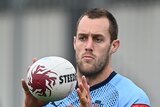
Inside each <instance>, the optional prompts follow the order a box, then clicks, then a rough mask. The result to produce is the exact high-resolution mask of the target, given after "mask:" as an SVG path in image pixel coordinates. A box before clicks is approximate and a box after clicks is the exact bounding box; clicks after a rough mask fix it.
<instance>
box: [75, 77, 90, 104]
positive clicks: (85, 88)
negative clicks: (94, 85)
mask: <svg viewBox="0 0 160 107" xmlns="http://www.w3.org/2000/svg"><path fill="white" fill-rule="evenodd" d="M77 93H78V97H79V100H80V102H81V105H80V107H92V102H91V96H90V90H89V85H88V83H87V80H86V78H85V76H82V82H80V83H79V84H78V88H77Z"/></svg>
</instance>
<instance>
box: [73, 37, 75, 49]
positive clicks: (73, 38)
mask: <svg viewBox="0 0 160 107" xmlns="http://www.w3.org/2000/svg"><path fill="white" fill-rule="evenodd" d="M73 46H74V50H75V49H76V36H74V38H73Z"/></svg>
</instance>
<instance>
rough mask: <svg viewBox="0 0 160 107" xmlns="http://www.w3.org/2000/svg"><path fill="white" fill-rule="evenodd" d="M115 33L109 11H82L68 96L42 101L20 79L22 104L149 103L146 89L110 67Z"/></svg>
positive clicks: (146, 106)
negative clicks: (72, 84)
mask: <svg viewBox="0 0 160 107" xmlns="http://www.w3.org/2000/svg"><path fill="white" fill-rule="evenodd" d="M117 35H118V25H117V22H116V20H115V18H114V17H113V15H112V14H111V13H110V12H108V11H107V10H105V9H99V8H95V9H91V10H89V11H87V12H85V13H84V14H83V15H82V16H81V17H80V19H79V20H78V23H77V34H76V36H75V37H74V49H75V56H76V62H77V81H78V85H77V87H76V88H75V90H74V91H73V92H72V93H71V94H70V95H69V96H68V97H66V98H64V99H62V100H60V101H56V102H50V103H48V104H45V103H44V102H42V101H39V100H37V99H35V98H34V97H33V96H32V95H31V94H30V93H29V91H28V88H27V85H26V83H25V81H24V80H22V85H23V88H24V90H25V95H26V100H25V105H24V107H41V106H44V105H46V107H56V106H58V107H66V106H69V107H72V106H76V107H79V106H80V107H91V106H93V107H150V101H149V98H148V97H147V95H146V94H145V92H144V91H143V90H142V89H140V88H139V87H138V86H136V85H135V84H134V83H133V82H132V81H131V80H129V79H127V78H126V77H124V76H122V75H120V74H118V73H116V72H115V71H114V70H113V68H112V63H111V57H112V54H113V53H115V52H116V51H117V49H118V47H119V45H120V41H119V40H118V39H117Z"/></svg>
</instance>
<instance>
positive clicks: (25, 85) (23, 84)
mask: <svg viewBox="0 0 160 107" xmlns="http://www.w3.org/2000/svg"><path fill="white" fill-rule="evenodd" d="M21 82H22V87H23V90H24V92H25V93H26V94H30V92H29V89H28V86H27V84H26V81H25V80H24V79H22V80H21Z"/></svg>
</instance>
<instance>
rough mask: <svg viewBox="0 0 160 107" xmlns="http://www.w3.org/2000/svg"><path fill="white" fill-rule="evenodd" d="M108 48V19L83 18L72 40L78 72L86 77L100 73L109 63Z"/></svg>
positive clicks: (109, 45)
mask: <svg viewBox="0 0 160 107" xmlns="http://www.w3.org/2000/svg"><path fill="white" fill-rule="evenodd" d="M110 47H111V44H110V34H109V21H108V19H107V18H97V19H90V18H88V17H87V16H84V17H83V18H82V19H81V21H80V22H79V25H78V27H77V35H76V38H75V39H74V49H75V52H76V62H77V68H78V72H80V73H81V74H82V75H85V76H86V77H87V76H88V77H90V76H95V75H97V74H99V73H100V72H102V71H103V69H104V68H105V67H106V66H107V65H108V63H109V61H110Z"/></svg>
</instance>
